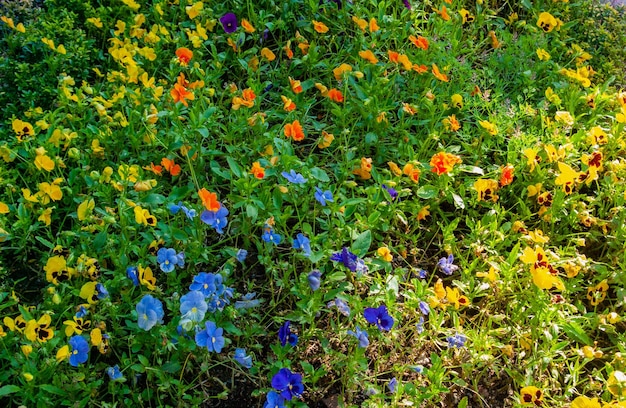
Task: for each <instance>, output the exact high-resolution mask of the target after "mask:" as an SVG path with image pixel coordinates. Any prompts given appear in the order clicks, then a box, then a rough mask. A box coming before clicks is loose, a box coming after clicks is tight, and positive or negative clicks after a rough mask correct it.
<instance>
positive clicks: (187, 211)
mask: <svg viewBox="0 0 626 408" xmlns="http://www.w3.org/2000/svg"><path fill="white" fill-rule="evenodd" d="M169 208H170V212H171V213H172V214H178V212H179V211H181V210H182V212H183V213H185V215H186V216H187V218H189V219H190V220H193V219H194V217H195V216H196V215H197V213H196V210H194V209H189V208H187V207H185V206H184V205H183V203H182V201H179V202H178V204H170V207H169Z"/></svg>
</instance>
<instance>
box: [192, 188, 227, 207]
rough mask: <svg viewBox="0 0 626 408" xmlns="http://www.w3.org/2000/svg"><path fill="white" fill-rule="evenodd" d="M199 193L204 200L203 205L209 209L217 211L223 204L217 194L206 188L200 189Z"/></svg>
mask: <svg viewBox="0 0 626 408" xmlns="http://www.w3.org/2000/svg"><path fill="white" fill-rule="evenodd" d="M198 195H199V196H200V199H201V200H202V205H204V207H205V208H206V209H207V210H209V211H213V212H217V210H219V209H220V207H221V206H222V205H221V204H220V202H219V201H217V194H215V193H211V192H210V191H208V190H207V189H206V188H202V189H200V190H198Z"/></svg>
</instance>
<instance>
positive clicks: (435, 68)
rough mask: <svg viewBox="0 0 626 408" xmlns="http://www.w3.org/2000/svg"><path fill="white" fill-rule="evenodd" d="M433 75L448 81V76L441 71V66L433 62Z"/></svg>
mask: <svg viewBox="0 0 626 408" xmlns="http://www.w3.org/2000/svg"><path fill="white" fill-rule="evenodd" d="M433 75H434V76H435V78H437V79H438V80H440V81H443V82H448V76H447V75H446V74H442V73H441V72H439V67H438V66H437V64H433Z"/></svg>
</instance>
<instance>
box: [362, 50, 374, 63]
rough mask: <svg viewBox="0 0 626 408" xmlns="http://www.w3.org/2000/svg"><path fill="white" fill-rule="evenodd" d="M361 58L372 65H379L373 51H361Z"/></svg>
mask: <svg viewBox="0 0 626 408" xmlns="http://www.w3.org/2000/svg"><path fill="white" fill-rule="evenodd" d="M359 56H360V57H361V58H363V59H365V60H367V61H368V62H369V63H371V64H377V63H378V58H376V56H375V55H374V53H373V52H372V51H371V50H365V51H359Z"/></svg>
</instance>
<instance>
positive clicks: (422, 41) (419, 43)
mask: <svg viewBox="0 0 626 408" xmlns="http://www.w3.org/2000/svg"><path fill="white" fill-rule="evenodd" d="M409 41H411V42H412V43H413V45H415V46H416V47H417V48H421V49H423V50H424V51H425V50H427V49H428V40H427V39H426V38H424V37H422V36H421V35H420V36H419V37H416V36H414V35H410V36H409Z"/></svg>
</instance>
